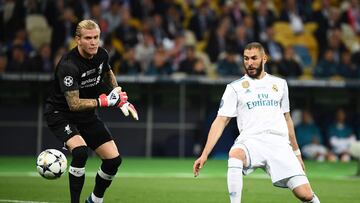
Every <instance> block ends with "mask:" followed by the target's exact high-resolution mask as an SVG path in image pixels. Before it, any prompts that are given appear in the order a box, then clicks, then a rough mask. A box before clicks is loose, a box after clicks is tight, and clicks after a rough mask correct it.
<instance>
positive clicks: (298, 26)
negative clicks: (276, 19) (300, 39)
mask: <svg viewBox="0 0 360 203" xmlns="http://www.w3.org/2000/svg"><path fill="white" fill-rule="evenodd" d="M305 20H306V16H305V13H304V12H302V10H300V9H299V7H298V5H297V1H296V0H286V2H285V5H284V7H283V9H282V11H281V14H280V21H285V22H288V23H290V26H291V28H292V30H293V31H294V33H295V34H299V33H302V32H303V31H304V23H305Z"/></svg>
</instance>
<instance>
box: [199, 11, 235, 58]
mask: <svg viewBox="0 0 360 203" xmlns="http://www.w3.org/2000/svg"><path fill="white" fill-rule="evenodd" d="M230 28H231V21H230V18H229V17H224V18H222V19H221V20H220V22H219V25H218V26H217V27H216V29H215V30H213V31H211V32H210V36H209V40H208V41H207V44H206V48H205V51H206V53H207V54H208V55H209V58H210V61H211V62H212V63H215V62H217V60H218V57H219V55H220V53H222V52H224V51H225V50H226V47H227V46H228V45H227V43H228V42H227V40H228V39H227V36H228V32H229V30H230Z"/></svg>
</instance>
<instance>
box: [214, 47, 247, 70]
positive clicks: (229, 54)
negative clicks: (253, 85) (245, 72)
mask: <svg viewBox="0 0 360 203" xmlns="http://www.w3.org/2000/svg"><path fill="white" fill-rule="evenodd" d="M217 73H218V74H219V75H220V76H240V75H241V73H242V71H241V61H240V56H239V55H238V54H237V53H236V51H235V50H234V49H231V48H229V49H228V50H227V51H226V52H225V53H224V57H223V58H222V59H220V60H219V61H218V63H217Z"/></svg>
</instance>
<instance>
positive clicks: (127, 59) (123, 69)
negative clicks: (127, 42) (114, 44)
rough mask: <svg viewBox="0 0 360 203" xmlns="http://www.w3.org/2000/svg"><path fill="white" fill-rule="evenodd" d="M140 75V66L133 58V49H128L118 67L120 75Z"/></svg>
mask: <svg viewBox="0 0 360 203" xmlns="http://www.w3.org/2000/svg"><path fill="white" fill-rule="evenodd" d="M140 73H141V65H140V62H139V61H138V60H136V58H135V49H134V48H133V47H129V48H127V49H126V50H125V53H124V57H123V60H122V62H121V65H120V69H119V74H120V75H138V74H140Z"/></svg>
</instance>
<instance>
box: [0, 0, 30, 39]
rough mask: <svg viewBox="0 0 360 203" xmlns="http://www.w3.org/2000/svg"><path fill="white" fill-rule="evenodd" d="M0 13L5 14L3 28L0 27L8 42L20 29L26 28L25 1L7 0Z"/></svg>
mask: <svg viewBox="0 0 360 203" xmlns="http://www.w3.org/2000/svg"><path fill="white" fill-rule="evenodd" d="M1 7H2V8H1V9H0V10H1V11H0V14H3V15H2V16H1V17H0V19H2V24H3V25H2V29H0V30H1V31H0V33H1V34H0V35H3V38H4V40H5V41H6V42H9V41H11V40H12V39H13V38H14V34H15V33H16V31H17V30H19V29H24V28H25V18H26V12H25V11H26V9H25V5H24V2H23V1H18V0H7V1H4V2H3V5H1Z"/></svg>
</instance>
